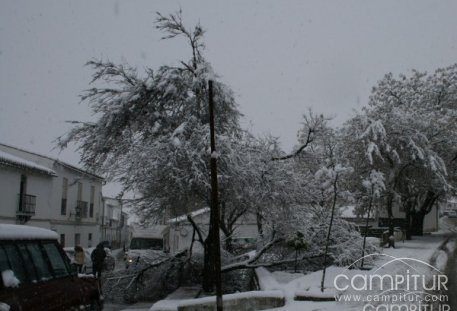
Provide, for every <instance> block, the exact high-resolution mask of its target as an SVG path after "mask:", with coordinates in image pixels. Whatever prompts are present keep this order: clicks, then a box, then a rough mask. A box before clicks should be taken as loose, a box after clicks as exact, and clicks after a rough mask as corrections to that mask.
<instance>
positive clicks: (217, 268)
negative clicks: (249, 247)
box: [208, 80, 222, 311]
mask: <svg viewBox="0 0 457 311" xmlns="http://www.w3.org/2000/svg"><path fill="white" fill-rule="evenodd" d="M208 89H209V125H210V133H211V163H210V164H211V225H212V228H211V229H210V232H211V233H212V237H211V239H212V243H211V245H212V247H213V249H212V256H211V261H212V266H213V269H214V283H215V285H216V308H217V311H222V277H221V247H220V238H219V200H218V185H217V152H216V136H215V133H214V99H213V81H211V80H209V81H208Z"/></svg>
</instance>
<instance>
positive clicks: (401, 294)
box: [333, 254, 451, 311]
mask: <svg viewBox="0 0 457 311" xmlns="http://www.w3.org/2000/svg"><path fill="white" fill-rule="evenodd" d="M373 256H385V257H387V258H388V260H387V262H385V263H384V264H382V265H381V266H380V267H378V268H376V269H374V268H373V269H372V270H371V271H362V270H358V269H357V267H359V265H360V264H359V263H360V262H361V261H362V260H367V259H368V258H369V257H373ZM333 285H334V287H335V289H336V290H337V291H338V293H339V294H338V295H336V296H335V300H336V301H337V302H342V303H343V302H345V303H358V304H363V311H450V310H451V308H450V306H449V304H448V301H449V300H448V296H447V295H446V294H443V292H444V293H446V292H447V290H448V277H447V276H446V275H445V274H444V273H442V272H441V271H440V270H439V269H437V268H436V267H434V266H432V265H430V264H429V263H427V262H424V261H422V260H418V259H415V258H407V257H394V256H391V255H387V254H370V255H367V256H364V257H363V258H360V259H358V260H356V261H355V262H354V263H352V264H351V265H350V266H349V267H348V268H347V269H345V270H344V272H343V273H340V274H338V275H336V276H335V278H334V280H333Z"/></svg>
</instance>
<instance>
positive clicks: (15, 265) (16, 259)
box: [4, 244, 27, 284]
mask: <svg viewBox="0 0 457 311" xmlns="http://www.w3.org/2000/svg"><path fill="white" fill-rule="evenodd" d="M4 248H5V252H6V257H7V258H8V259H7V260H8V262H9V264H10V266H11V270H13V272H14V276H15V277H16V278H17V279H18V280H19V282H20V284H22V283H27V272H26V271H25V269H24V265H23V263H22V258H21V256H20V255H19V252H18V251H17V248H16V246H14V245H13V244H5V246H4Z"/></svg>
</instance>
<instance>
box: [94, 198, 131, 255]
mask: <svg viewBox="0 0 457 311" xmlns="http://www.w3.org/2000/svg"><path fill="white" fill-rule="evenodd" d="M100 219H101V240H102V241H109V242H110V244H111V246H112V247H113V248H121V247H124V246H128V239H129V230H128V225H127V222H128V214H127V213H125V212H124V211H122V201H121V200H119V199H115V198H109V197H103V205H102V211H101V218H100Z"/></svg>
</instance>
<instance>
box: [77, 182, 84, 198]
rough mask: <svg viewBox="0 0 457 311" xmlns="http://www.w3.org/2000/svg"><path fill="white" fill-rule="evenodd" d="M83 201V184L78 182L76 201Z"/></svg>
mask: <svg viewBox="0 0 457 311" xmlns="http://www.w3.org/2000/svg"><path fill="white" fill-rule="evenodd" d="M82 199H83V184H82V183H81V182H78V201H82Z"/></svg>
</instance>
